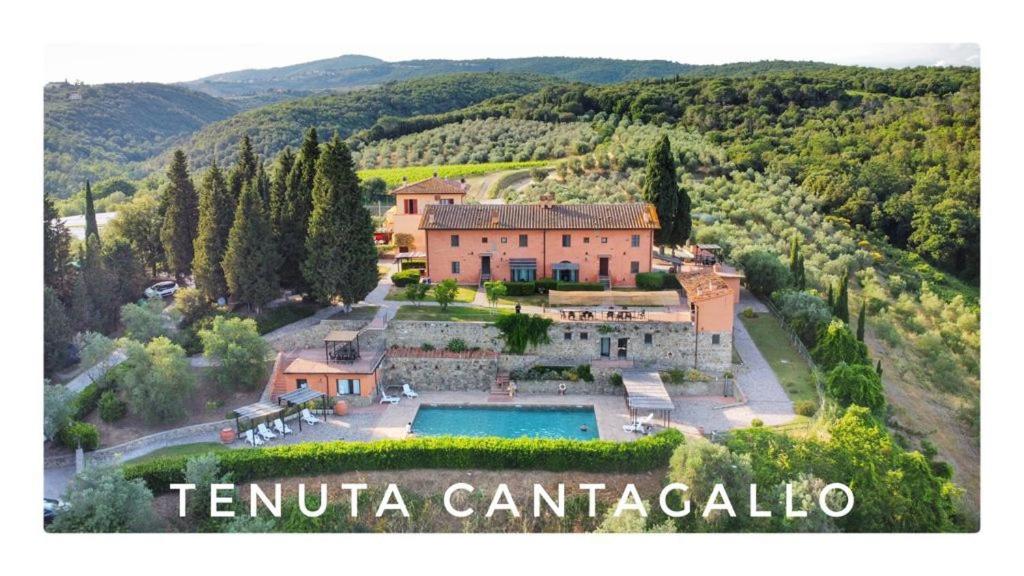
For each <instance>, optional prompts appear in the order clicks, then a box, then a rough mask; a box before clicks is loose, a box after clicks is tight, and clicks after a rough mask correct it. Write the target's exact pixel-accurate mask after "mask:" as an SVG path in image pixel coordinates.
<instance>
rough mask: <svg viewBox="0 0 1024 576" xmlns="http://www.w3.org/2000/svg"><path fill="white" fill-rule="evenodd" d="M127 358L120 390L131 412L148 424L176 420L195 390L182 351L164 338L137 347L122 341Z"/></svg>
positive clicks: (193, 379) (182, 414)
mask: <svg viewBox="0 0 1024 576" xmlns="http://www.w3.org/2000/svg"><path fill="white" fill-rule="evenodd" d="M121 346H122V347H123V348H124V349H125V354H126V356H127V358H126V359H125V361H124V362H123V365H124V367H125V368H124V372H123V373H122V378H121V389H122V390H123V391H124V393H125V396H126V398H127V400H128V405H129V406H130V407H131V409H132V412H134V413H136V414H139V415H141V416H142V417H143V419H144V420H146V421H147V422H150V423H158V422H159V423H165V422H172V421H175V420H180V419H181V418H183V417H184V416H185V402H186V400H187V399H188V397H189V395H190V394H191V393H192V390H193V389H194V388H195V377H194V376H193V375H192V370H191V368H190V367H189V361H188V357H186V356H185V350H184V349H183V348H182V347H181V346H178V345H177V344H175V343H173V342H171V341H170V340H168V339H167V337H165V336H160V337H158V338H154V339H153V340H150V342H149V343H148V344H145V345H143V344H141V343H139V342H136V341H134V340H127V339H122V341H121Z"/></svg>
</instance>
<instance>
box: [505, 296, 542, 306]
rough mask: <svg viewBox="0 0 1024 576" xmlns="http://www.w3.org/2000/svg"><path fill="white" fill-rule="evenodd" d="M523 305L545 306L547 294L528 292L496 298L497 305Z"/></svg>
mask: <svg viewBox="0 0 1024 576" xmlns="http://www.w3.org/2000/svg"><path fill="white" fill-rule="evenodd" d="M517 302H518V303H519V304H522V305H523V306H547V305H548V295H547V294H530V295H529V296H503V297H501V298H498V305H499V306H513V307H514V306H515V305H516V303H517Z"/></svg>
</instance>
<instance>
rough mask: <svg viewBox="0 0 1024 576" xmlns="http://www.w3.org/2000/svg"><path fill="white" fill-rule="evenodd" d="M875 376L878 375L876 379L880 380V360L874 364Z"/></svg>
mask: <svg viewBox="0 0 1024 576" xmlns="http://www.w3.org/2000/svg"><path fill="white" fill-rule="evenodd" d="M875 374H878V377H879V378H881V377H882V361H881V360H879V361H878V362H877V363H876V364H875Z"/></svg>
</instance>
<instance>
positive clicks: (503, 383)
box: [488, 370, 511, 402]
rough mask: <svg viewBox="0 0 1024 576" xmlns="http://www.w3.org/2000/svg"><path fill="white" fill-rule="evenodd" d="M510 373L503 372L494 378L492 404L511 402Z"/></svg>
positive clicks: (490, 399)
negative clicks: (509, 389)
mask: <svg viewBox="0 0 1024 576" xmlns="http://www.w3.org/2000/svg"><path fill="white" fill-rule="evenodd" d="M508 384H509V373H508V372H506V371H504V370H502V371H500V372H498V374H497V375H496V376H495V377H494V383H493V384H491V396H490V398H489V399H488V400H489V401H490V402H508V401H510V400H511V398H509V395H508Z"/></svg>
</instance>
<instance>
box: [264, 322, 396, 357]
mask: <svg viewBox="0 0 1024 576" xmlns="http://www.w3.org/2000/svg"><path fill="white" fill-rule="evenodd" d="M367 324H369V321H368V320H321V321H320V323H319V324H314V325H313V326H310V327H308V328H304V329H302V330H296V331H294V332H288V333H286V334H282V335H281V336H278V337H276V338H274V339H272V340H270V341H269V342H270V345H271V346H272V347H273V348H274V349H275V350H277V351H279V352H294V351H295V350H303V349H306V348H317V347H320V348H323V346H324V336H327V333H328V332H331V331H332V330H361V329H362V328H363V327H364V326H366V325H367ZM369 332H380V330H375V331H371V330H367V331H365V332H364V334H368V333H369ZM364 334H360V336H359V337H360V344H362V343H363V340H362V338H363V335H364Z"/></svg>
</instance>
